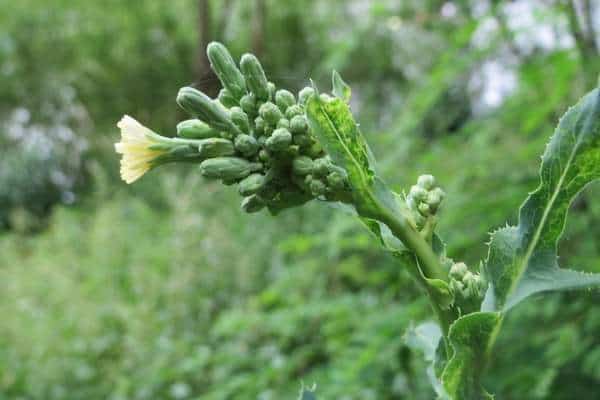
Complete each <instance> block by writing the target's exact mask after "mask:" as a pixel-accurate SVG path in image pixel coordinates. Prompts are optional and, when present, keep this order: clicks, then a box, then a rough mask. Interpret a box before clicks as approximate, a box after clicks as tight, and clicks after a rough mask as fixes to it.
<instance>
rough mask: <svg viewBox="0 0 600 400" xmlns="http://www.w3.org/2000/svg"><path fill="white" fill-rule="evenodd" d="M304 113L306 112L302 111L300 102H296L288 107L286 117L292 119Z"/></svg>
mask: <svg viewBox="0 0 600 400" xmlns="http://www.w3.org/2000/svg"><path fill="white" fill-rule="evenodd" d="M303 114H304V111H302V107H300V106H299V105H298V104H294V105H292V106H290V107H288V109H287V110H285V117H286V118H287V119H289V120H290V121H291V120H292V118H294V117H295V116H296V115H303Z"/></svg>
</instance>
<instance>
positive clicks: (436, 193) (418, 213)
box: [406, 175, 446, 228]
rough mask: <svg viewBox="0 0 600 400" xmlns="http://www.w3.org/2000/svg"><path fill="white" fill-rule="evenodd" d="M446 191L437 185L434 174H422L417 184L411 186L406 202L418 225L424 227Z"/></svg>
mask: <svg viewBox="0 0 600 400" xmlns="http://www.w3.org/2000/svg"><path fill="white" fill-rule="evenodd" d="M445 196H446V193H444V191H443V190H442V189H441V188H439V187H437V186H436V183H435V178H434V177H433V176H432V175H421V176H419V178H418V180H417V184H416V185H413V186H412V187H411V188H410V192H409V193H408V196H406V203H407V205H408V207H409V208H410V210H411V211H412V212H413V216H414V218H415V222H416V224H417V227H419V228H422V227H423V226H424V225H425V222H426V221H427V219H428V218H429V217H432V216H434V215H435V214H436V213H437V211H438V210H439V208H440V205H441V204H442V200H444V197H445Z"/></svg>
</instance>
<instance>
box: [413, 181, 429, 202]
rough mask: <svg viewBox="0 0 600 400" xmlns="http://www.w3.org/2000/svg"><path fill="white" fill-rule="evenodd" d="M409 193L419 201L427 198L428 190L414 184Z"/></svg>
mask: <svg viewBox="0 0 600 400" xmlns="http://www.w3.org/2000/svg"><path fill="white" fill-rule="evenodd" d="M408 195H409V196H410V197H412V198H413V199H415V200H416V201H417V202H421V201H424V200H425V199H426V198H427V190H425V189H423V188H422V187H421V186H417V185H413V186H411V188H410V192H409V194H408Z"/></svg>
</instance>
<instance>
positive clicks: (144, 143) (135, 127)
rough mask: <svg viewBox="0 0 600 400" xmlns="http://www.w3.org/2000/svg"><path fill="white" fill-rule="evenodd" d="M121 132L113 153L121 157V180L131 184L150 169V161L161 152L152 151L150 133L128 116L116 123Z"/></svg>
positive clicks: (153, 141)
mask: <svg viewBox="0 0 600 400" xmlns="http://www.w3.org/2000/svg"><path fill="white" fill-rule="evenodd" d="M117 127H118V128H119V129H120V130H121V141H120V142H117V143H115V151H116V152H117V153H119V154H121V155H122V157H121V171H120V172H121V179H123V180H124V181H125V182H126V183H127V184H131V183H133V182H135V181H136V180H138V179H139V178H141V177H142V176H143V175H144V174H145V173H146V172H147V171H148V170H150V169H151V168H152V161H153V160H154V159H155V158H156V157H158V156H160V155H161V154H163V153H164V152H163V151H159V150H152V149H150V146H152V145H153V144H155V140H153V139H152V135H149V134H148V133H152V131H151V130H150V129H148V128H146V127H145V126H144V125H142V124H140V123H139V122H138V121H136V120H135V119H134V118H132V117H130V116H129V115H125V116H123V118H121V120H120V121H119V122H118V123H117Z"/></svg>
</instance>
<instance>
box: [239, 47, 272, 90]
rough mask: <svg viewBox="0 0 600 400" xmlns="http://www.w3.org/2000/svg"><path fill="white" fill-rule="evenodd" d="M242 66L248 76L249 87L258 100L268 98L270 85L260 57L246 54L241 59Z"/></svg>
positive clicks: (246, 76)
mask: <svg viewBox="0 0 600 400" xmlns="http://www.w3.org/2000/svg"><path fill="white" fill-rule="evenodd" d="M240 68H241V69H242V73H243V74H244V77H245V78H246V84H247V85H248V89H250V91H251V92H252V93H254V95H255V96H256V98H257V99H258V100H261V101H266V100H268V99H269V86H268V82H267V77H266V76H265V71H264V70H263V67H262V66H261V65H260V62H259V61H258V59H257V58H256V57H255V56H254V55H253V54H248V53H247V54H244V55H243V56H242V59H241V60H240Z"/></svg>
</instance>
